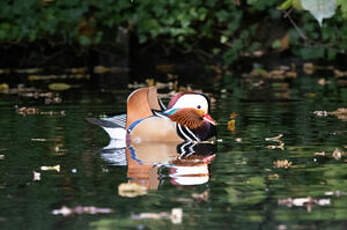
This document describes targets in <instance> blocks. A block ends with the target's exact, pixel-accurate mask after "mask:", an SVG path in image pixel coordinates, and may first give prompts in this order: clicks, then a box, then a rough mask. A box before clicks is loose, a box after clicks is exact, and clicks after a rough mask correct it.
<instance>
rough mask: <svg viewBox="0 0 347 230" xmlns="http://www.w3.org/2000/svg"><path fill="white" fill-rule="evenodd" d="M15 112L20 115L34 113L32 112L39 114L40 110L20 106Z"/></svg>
mask: <svg viewBox="0 0 347 230" xmlns="http://www.w3.org/2000/svg"><path fill="white" fill-rule="evenodd" d="M16 112H17V113H18V114H20V115H23V116H25V115H34V114H39V113H40V110H39V109H38V108H32V107H29V108H27V107H21V108H18V109H17V110H16Z"/></svg>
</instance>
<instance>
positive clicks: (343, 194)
mask: <svg viewBox="0 0 347 230" xmlns="http://www.w3.org/2000/svg"><path fill="white" fill-rule="evenodd" d="M324 195H326V196H336V197H340V196H347V192H343V191H340V190H336V191H328V192H325V193H324Z"/></svg>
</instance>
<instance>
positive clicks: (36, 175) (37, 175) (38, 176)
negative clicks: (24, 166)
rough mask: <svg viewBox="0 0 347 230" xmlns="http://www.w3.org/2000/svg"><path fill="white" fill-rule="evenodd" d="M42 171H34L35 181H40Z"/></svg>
mask: <svg viewBox="0 0 347 230" xmlns="http://www.w3.org/2000/svg"><path fill="white" fill-rule="evenodd" d="M40 180H41V173H39V172H35V171H33V181H40Z"/></svg>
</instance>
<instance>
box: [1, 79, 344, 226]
mask: <svg viewBox="0 0 347 230" xmlns="http://www.w3.org/2000/svg"><path fill="white" fill-rule="evenodd" d="M317 80H318V78H315V77H312V76H310V77H301V78H298V79H294V80H292V81H291V82H289V83H288V82H287V83H286V82H277V83H274V82H267V83H266V84H265V85H264V86H263V87H257V86H256V84H253V85H252V83H245V82H244V81H241V80H237V79H235V80H231V81H230V80H229V81H222V82H220V83H216V84H215V85H213V86H210V87H209V88H206V89H205V90H206V91H210V92H212V93H213V96H214V97H215V99H216V102H215V103H214V104H213V106H212V111H211V114H212V116H213V117H214V118H215V120H216V121H217V122H218V124H219V125H218V137H217V139H218V142H217V145H216V146H215V150H213V149H212V150H210V151H213V153H214V154H215V155H216V157H215V159H214V160H213V161H212V162H211V163H210V164H209V165H208V166H206V165H202V166H201V165H200V166H201V167H200V168H198V169H197V170H198V171H197V172H193V173H192V172H190V173H191V174H194V173H195V175H193V176H195V178H193V180H189V181H185V180H184V179H185V178H183V179H182V178H181V179H182V180H179V179H177V177H175V175H174V174H175V172H176V173H177V170H179V169H177V168H175V167H174V166H175V165H174V164H170V162H171V163H172V161H173V160H174V159H173V158H170V157H169V158H165V159H164V160H162V162H160V163H163V165H157V166H156V167H149V168H148V167H147V168H146V169H145V170H143V171H141V169H139V168H136V167H135V168H132V167H130V166H129V167H127V166H115V165H112V164H113V163H114V162H112V159H111V160H110V159H109V158H107V159H106V158H105V155H102V153H105V152H100V150H101V149H102V148H103V147H104V146H107V145H108V142H109V139H108V136H107V134H106V133H105V132H104V131H103V130H102V129H100V128H98V127H96V126H93V125H91V124H88V123H87V122H86V121H85V118H86V117H90V116H95V115H99V114H104V113H105V114H106V113H120V112H124V111H125V109H126V107H125V101H126V97H127V95H128V94H129V92H130V90H128V89H122V90H116V89H113V90H110V89H106V90H87V89H85V88H84V87H80V88H72V89H70V90H68V91H64V92H62V93H60V97H61V98H62V103H59V104H49V105H45V104H44V103H43V98H38V99H34V98H27V97H23V96H18V95H16V94H15V95H8V94H3V95H1V97H0V133H1V136H0V154H1V155H3V159H1V160H0V171H1V173H0V207H1V208H0V226H1V229H164V228H168V229H281V230H284V229H346V228H347V180H346V179H347V164H346V162H347V157H346V156H347V153H346V152H347V149H346V145H347V135H346V132H347V123H346V120H343V119H342V118H341V117H340V118H338V117H337V116H334V115H329V116H326V117H325V116H323V117H319V116H316V115H315V114H313V111H318V110H319V111H320V110H324V111H335V110H336V109H337V108H343V107H345V108H346V107H347V88H343V87H340V86H337V85H336V84H335V81H334V79H333V78H331V79H328V80H330V83H329V84H327V85H324V86H321V85H319V84H317ZM194 87H195V88H198V87H199V86H198V85H194V84H193V88H194ZM223 89H226V90H223ZM14 105H18V107H22V106H27V107H28V106H29V107H34V108H38V109H39V111H40V112H39V113H38V114H27V115H25V116H23V115H21V114H18V113H16V110H15V107H14ZM62 111H63V112H62ZM233 112H235V113H238V114H239V116H237V117H236V122H235V124H236V127H235V130H234V131H230V130H228V128H227V127H228V125H227V122H228V121H229V115H230V114H231V113H233ZM279 134H283V137H282V138H281V139H280V140H281V142H282V143H283V144H282V147H283V149H281V148H275V147H276V146H277V147H278V146H280V144H281V142H276V141H265V138H269V137H274V136H277V135H279ZM268 146H270V147H268ZM271 148H275V149H271ZM158 149H159V148H158ZM316 152H325V156H315V153H316ZM106 153H107V152H106ZM213 153H210V154H213ZM333 153H334V154H333ZM339 153H340V155H339ZM156 154H159V155H160V154H161V152H160V151H159V150H158V151H156ZM159 155H158V156H159ZM339 156H340V157H339ZM116 160H117V159H116ZM118 160H119V159H118ZM278 160H279V161H282V162H283V161H284V160H287V162H286V163H284V166H289V167H288V168H285V167H281V165H276V164H275V163H274V162H276V161H278ZM118 163H119V162H118ZM165 163H166V164H165ZM54 165H60V171H59V172H58V171H56V170H49V171H44V170H42V169H41V166H54ZM170 166H171V167H173V168H175V169H173V168H170ZM282 166H283V165H282ZM186 168H189V167H186ZM207 169H208V171H209V176H206V170H207ZM136 170H139V171H136ZM175 170H176V171H175ZM199 170H202V171H200V173H199ZM34 171H35V172H37V173H41V178H40V180H34V176H33V172H34ZM188 175H190V174H189V173H188ZM136 182H137V183H145V184H146V183H147V184H146V186H147V187H148V188H150V189H149V190H147V192H145V194H144V195H142V196H136V197H133V198H130V197H127V195H124V194H122V195H121V194H120V193H119V190H118V186H119V185H120V184H131V183H136ZM189 183H190V184H195V185H183V184H189ZM62 206H66V207H69V208H71V209H73V210H74V211H76V212H78V210H75V208H76V207H79V206H83V207H89V206H92V207H97V208H110V209H112V210H113V212H112V213H97V214H91V213H88V211H85V213H74V214H71V215H66V216H63V215H54V214H53V213H52V211H53V210H55V209H60V208H61V207H62ZM174 208H179V209H181V210H182V212H183V219H182V220H177V221H176V222H175V220H171V219H170V218H169V217H167V216H168V215H170V214H171V211H172V209H174ZM160 212H164V213H166V217H161V218H159V219H153V218H149V219H141V217H140V214H141V213H142V214H143V213H154V214H158V213H160ZM154 214H152V217H153V216H155V215H154ZM164 216H165V215H164ZM142 217H143V216H142ZM178 219H179V218H178Z"/></svg>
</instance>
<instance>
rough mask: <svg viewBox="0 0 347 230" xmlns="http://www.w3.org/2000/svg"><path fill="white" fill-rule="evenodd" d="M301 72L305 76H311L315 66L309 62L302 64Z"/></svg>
mask: <svg viewBox="0 0 347 230" xmlns="http://www.w3.org/2000/svg"><path fill="white" fill-rule="evenodd" d="M302 70H303V71H304V73H305V74H308V75H311V74H313V73H314V71H315V66H314V65H313V63H311V62H307V63H304V65H303V67H302Z"/></svg>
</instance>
